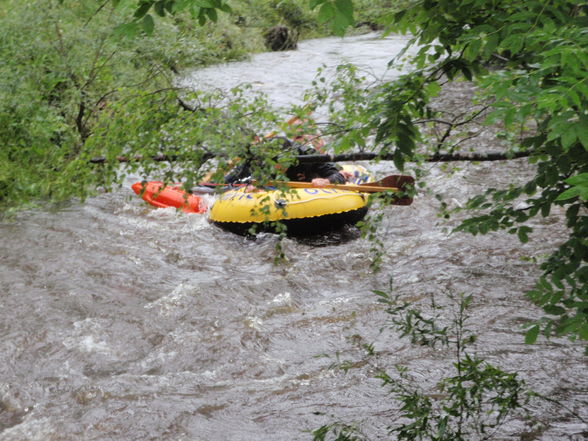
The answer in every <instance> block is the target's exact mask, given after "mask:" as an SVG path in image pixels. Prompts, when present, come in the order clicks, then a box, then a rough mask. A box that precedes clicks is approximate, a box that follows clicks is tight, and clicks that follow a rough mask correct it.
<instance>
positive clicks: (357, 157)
mask: <svg viewBox="0 0 588 441" xmlns="http://www.w3.org/2000/svg"><path fill="white" fill-rule="evenodd" d="M214 156H215V155H214V154H212V153H210V152H207V153H205V154H204V155H203V156H202V158H201V159H202V160H203V161H204V160H208V159H212V158H214ZM529 156H531V152H514V153H506V152H488V153H469V154H450V153H437V154H434V155H431V156H429V157H427V158H425V161H426V162H457V161H469V162H478V161H507V160H510V159H517V158H526V157H529ZM145 159H149V160H151V161H155V162H166V161H167V162H173V161H184V160H187V159H188V158H186V157H185V156H182V155H166V154H158V155H153V156H150V157H148V158H145V157H143V156H141V155H136V156H132V157H128V156H117V157H116V159H115V160H116V161H117V162H139V161H143V160H145ZM296 159H297V160H298V162H299V163H301V164H308V163H313V162H343V161H371V160H380V161H392V160H394V154H393V153H389V154H384V155H378V154H377V153H371V152H356V153H344V154H339V155H329V154H317V155H299V156H297V157H296ZM106 162H108V160H107V159H106V158H104V157H97V158H92V159H90V163H92V164H104V163H106Z"/></svg>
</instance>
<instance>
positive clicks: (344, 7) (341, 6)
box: [335, 0, 353, 24]
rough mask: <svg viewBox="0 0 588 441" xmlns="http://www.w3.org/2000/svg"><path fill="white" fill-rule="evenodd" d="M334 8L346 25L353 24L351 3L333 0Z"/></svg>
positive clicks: (346, 0)
mask: <svg viewBox="0 0 588 441" xmlns="http://www.w3.org/2000/svg"><path fill="white" fill-rule="evenodd" d="M335 6H336V7H337V9H338V10H339V12H340V13H341V14H342V15H343V16H344V17H345V19H346V20H347V22H348V23H350V24H351V23H353V3H352V2H351V0H335Z"/></svg>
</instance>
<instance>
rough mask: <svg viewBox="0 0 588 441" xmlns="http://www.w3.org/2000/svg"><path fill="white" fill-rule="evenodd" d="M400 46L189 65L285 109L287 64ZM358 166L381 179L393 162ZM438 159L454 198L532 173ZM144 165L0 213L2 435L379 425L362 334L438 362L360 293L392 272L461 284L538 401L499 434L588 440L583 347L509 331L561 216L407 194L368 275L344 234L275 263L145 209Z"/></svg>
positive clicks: (69, 436) (405, 360) (489, 347)
mask: <svg viewBox="0 0 588 441" xmlns="http://www.w3.org/2000/svg"><path fill="white" fill-rule="evenodd" d="M402 43H403V41H402V39H397V38H389V39H387V40H380V39H377V38H376V37H375V36H374V35H367V36H361V37H351V38H347V39H344V40H341V39H321V40H315V41H308V42H303V43H302V44H301V45H300V49H299V51H295V52H288V53H278V54H262V55H259V56H258V57H256V58H255V59H254V60H253V62H251V63H239V64H238V65H228V66H221V67H217V68H213V69H210V70H206V71H204V72H199V73H196V74H195V76H194V82H195V83H200V82H205V79H206V78H207V75H208V78H209V79H210V78H214V79H215V81H216V82H218V83H217V85H218V84H221V86H222V85H223V84H229V83H230V81H233V84H234V83H235V82H239V81H256V83H255V84H256V85H257V86H258V87H260V88H261V89H263V90H265V91H266V92H267V93H268V94H269V95H270V97H272V99H273V100H275V102H276V103H277V104H279V105H282V104H285V103H288V102H292V100H295V99H297V98H296V97H297V95H296V94H297V93H299V90H300V87H307V85H306V84H305V82H307V81H310V80H308V78H305V77H304V75H306V74H307V73H306V71H305V73H304V75H299V74H298V72H300V70H299V68H298V67H297V66H298V65H299V63H300V60H306V63H307V64H306V65H307V66H308V69H307V70H308V71H310V70H311V69H313V68H314V67H315V66H318V65H320V64H322V63H326V64H327V65H329V66H334V65H335V64H336V63H337V62H339V61H341V60H343V61H352V62H357V63H359V64H360V65H362V66H363V67H366V68H368V69H373V70H374V71H378V72H380V73H381V72H382V70H383V69H385V66H386V63H387V61H388V60H389V59H390V57H391V56H392V55H394V53H395V52H396V51H397V50H398V48H399V47H400V46H401V44H402ZM288 63H291V64H288ZM276 66H279V69H277V68H276ZM276 69H277V70H276ZM288 75H292V78H297V79H298V80H299V81H300V82H299V83H297V82H296V81H294V80H292V81H291V78H290V77H288ZM313 75H314V73H313V74H312V75H310V78H312V77H313ZM303 77H304V78H303ZM298 80H297V81H298ZM225 81H226V83H225ZM365 165H366V166H368V167H370V168H371V169H372V170H373V171H374V172H375V173H377V174H378V176H384V175H386V174H391V173H394V169H393V166H392V163H388V162H383V163H380V164H378V165H377V166H373V165H372V164H365ZM452 169H453V174H451V175H450V176H448V175H447V173H446V171H444V170H443V169H442V167H440V166H438V165H436V164H431V165H430V169H429V176H427V178H426V179H427V182H428V183H429V185H430V188H431V189H433V190H434V191H435V192H438V193H440V194H442V195H443V196H445V197H446V198H447V200H448V201H451V203H455V204H459V203H463V202H464V201H465V200H466V199H467V197H469V196H471V195H474V194H476V192H477V191H479V190H480V189H483V188H485V187H486V186H489V185H499V184H500V183H501V182H504V181H509V180H511V179H517V177H520V179H524V178H525V177H527V176H529V175H530V174H531V172H532V171H531V170H530V169H529V167H528V166H527V165H526V163H525V162H524V161H512V162H509V163H506V162H504V163H502V162H501V163H488V164H475V165H474V164H455V165H453V166H452ZM141 178H143V177H142V176H131V177H129V179H128V185H127V186H126V187H124V188H122V189H121V190H120V191H117V192H115V193H111V194H105V195H102V196H100V197H96V198H93V199H91V200H89V201H87V202H86V203H84V204H78V203H72V204H70V205H69V206H67V207H64V208H61V209H59V210H52V211H32V212H25V213H21V214H20V215H19V216H18V218H17V219H16V220H15V221H11V222H3V223H0V237H1V241H0V287H1V291H0V299H1V303H0V335H1V337H2V338H1V339H0V440H2V441H21V440H39V441H47V440H67V441H69V440H71V441H78V440H113V441H127V440H142V441H145V440H165V441H172V440H173V441H252V440H255V441H275V440H309V439H311V438H312V436H311V434H310V433H309V431H311V430H313V429H316V428H318V427H319V426H321V425H323V424H326V423H329V422H332V421H337V420H338V421H343V422H348V423H350V422H353V423H358V424H360V425H361V426H362V427H363V428H364V432H366V433H367V434H368V435H370V436H371V437H372V439H390V438H389V437H387V436H384V434H385V430H386V427H388V426H391V425H393V424H394V423H395V422H396V421H397V418H398V408H399V405H398V403H396V402H395V401H394V400H393V397H391V396H390V395H388V394H387V393H386V390H385V389H383V388H381V387H380V382H379V380H377V379H375V378H374V373H375V371H374V368H373V365H371V364H369V363H364V362H363V358H362V355H361V352H360V351H359V350H358V349H357V342H358V341H360V342H366V343H373V344H374V348H375V350H376V351H377V353H378V357H377V360H378V361H377V363H378V366H379V367H382V368H385V369H387V370H388V371H389V372H391V373H392V372H393V368H394V366H395V365H396V364H403V365H406V366H408V367H409V368H410V369H411V372H412V374H413V375H414V377H415V379H416V381H417V382H418V383H419V384H420V385H424V386H425V387H431V390H432V391H433V390H434V388H433V384H434V383H435V381H438V380H439V379H440V378H442V376H443V375H446V374H447V372H449V371H448V369H449V365H450V363H451V361H452V354H451V353H446V352H444V351H441V350H426V349H423V348H419V347H415V346H413V345H411V344H410V343H409V342H407V341H406V340H404V339H401V338H400V337H399V335H398V334H397V333H395V332H394V331H393V330H391V329H389V328H387V323H389V317H388V316H387V314H386V313H385V311H384V309H383V306H382V305H381V304H379V303H378V300H377V296H375V294H374V293H373V292H372V291H373V290H374V289H382V290H386V289H387V288H388V286H389V281H390V279H391V278H393V281H394V287H395V292H396V293H397V294H399V295H401V296H403V298H406V299H426V298H429V297H431V296H435V298H436V299H437V301H438V302H439V303H441V304H444V305H447V306H448V307H450V306H451V301H450V300H448V299H447V297H446V296H445V293H447V292H451V293H462V292H463V293H466V294H471V295H473V304H472V307H471V309H470V321H469V326H470V328H471V329H472V330H473V331H474V332H476V333H477V334H478V342H477V344H476V346H475V350H476V352H477V353H478V355H479V356H482V357H485V358H486V359H488V361H490V362H492V363H494V364H497V365H499V366H500V367H502V368H503V369H505V370H507V371H516V372H518V373H519V376H520V377H521V378H522V379H524V380H525V381H526V382H527V383H528V385H529V387H531V388H533V389H534V390H536V391H538V392H540V393H542V394H544V395H546V396H548V397H549V398H550V399H551V400H552V401H544V400H536V401H533V402H532V403H531V405H530V408H531V411H532V415H533V417H534V418H535V420H536V421H538V422H539V423H540V426H539V425H537V424H534V425H530V424H528V423H527V420H526V419H525V418H524V417H523V416H519V415H513V418H511V419H510V420H509V421H508V422H507V423H506V424H505V426H504V427H503V428H502V429H501V430H500V431H499V432H498V433H497V436H496V438H497V439H512V440H520V439H522V440H533V439H537V440H574V441H576V440H581V439H586V437H587V434H588V426H587V424H586V420H587V419H588V406H587V402H588V378H587V376H586V358H585V357H584V356H583V355H582V354H583V347H582V346H581V345H579V344H575V343H571V342H568V341H567V340H564V339H559V340H553V341H549V342H548V341H544V340H542V341H540V342H539V343H538V344H535V345H532V346H528V345H525V344H524V343H523V332H522V329H521V326H522V324H523V323H524V322H525V321H526V320H527V319H532V318H534V317H536V316H537V315H538V314H539V311H538V309H537V308H535V307H534V306H532V305H531V304H529V302H528V301H527V300H526V299H525V298H524V297H523V294H522V293H523V292H524V291H525V290H527V289H529V288H531V287H532V285H533V282H534V280H535V279H536V277H537V276H538V274H539V272H538V270H537V268H536V266H535V264H534V263H532V260H533V259H538V260H541V259H542V258H543V257H544V256H545V255H546V254H547V253H549V252H550V251H551V250H552V249H553V247H554V246H556V245H557V244H558V243H559V242H560V241H561V240H562V239H563V238H564V236H565V231H564V228H563V227H562V221H563V219H562V216H561V214H558V213H554V214H553V215H552V216H551V217H549V218H547V219H539V220H536V221H535V224H534V225H533V226H534V228H535V233H534V234H533V235H532V236H531V241H530V242H529V243H527V244H524V245H522V244H520V243H519V242H518V240H517V239H516V238H515V237H513V236H510V235H508V234H506V233H493V234H489V235H486V236H482V237H472V236H469V235H465V234H450V233H449V232H448V227H449V226H448V225H446V224H444V223H443V222H441V221H440V219H439V218H438V217H437V213H436V209H437V207H438V201H437V199H436V198H435V197H434V196H433V194H432V193H428V192H423V193H422V194H420V195H419V196H418V197H417V198H416V199H415V201H414V203H413V205H411V206H409V207H399V206H391V207H386V208H380V209H378V210H383V213H384V222H383V225H382V227H381V228H380V230H379V233H378V234H379V237H380V239H381V240H382V241H383V244H384V248H385V249H386V250H387V255H386V256H385V258H384V261H383V263H382V267H381V271H380V272H377V273H374V272H372V271H371V270H370V258H371V253H370V247H371V245H370V243H369V242H367V241H366V240H364V239H362V238H360V237H359V236H358V234H357V233H356V232H354V231H353V230H350V231H347V232H346V233H345V234H333V235H330V236H326V237H323V238H319V239H316V238H315V239H313V240H296V239H286V240H285V241H284V244H283V245H284V249H285V253H286V255H287V258H288V261H287V262H285V263H282V264H280V265H275V264H274V256H275V253H274V247H275V245H276V242H277V238H276V236H274V235H271V234H264V235H260V236H259V237H258V238H257V239H255V240H250V239H245V238H243V237H240V236H237V235H234V234H231V233H228V232H225V231H223V230H221V229H219V228H217V227H215V226H213V225H211V224H209V223H208V221H207V220H206V217H205V216H201V215H187V214H181V213H176V212H175V211H171V210H168V209H155V208H153V207H150V206H147V205H146V204H145V203H143V201H142V200H140V199H139V198H137V197H136V196H135V195H134V193H133V192H132V190H131V189H130V187H129V186H130V184H131V183H132V182H134V181H135V180H139V179H141ZM448 314H449V313H448ZM337 356H339V359H340V360H351V361H352V362H353V363H352V365H351V368H350V369H349V370H348V371H347V373H345V372H343V371H341V370H336V369H331V368H330V366H331V365H332V363H333V362H334V361H336V360H337Z"/></svg>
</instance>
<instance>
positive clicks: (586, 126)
mask: <svg viewBox="0 0 588 441" xmlns="http://www.w3.org/2000/svg"><path fill="white" fill-rule="evenodd" d="M575 132H576V136H577V137H578V139H579V140H580V143H581V144H582V145H583V146H584V150H587V151H588V116H586V115H582V116H581V117H580V122H579V123H578V124H576V127H575Z"/></svg>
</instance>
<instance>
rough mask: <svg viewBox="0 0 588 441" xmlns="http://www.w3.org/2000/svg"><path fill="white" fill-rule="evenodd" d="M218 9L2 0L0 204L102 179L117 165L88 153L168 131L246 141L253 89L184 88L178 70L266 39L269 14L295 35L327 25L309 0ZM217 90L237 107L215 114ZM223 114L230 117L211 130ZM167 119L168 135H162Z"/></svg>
mask: <svg viewBox="0 0 588 441" xmlns="http://www.w3.org/2000/svg"><path fill="white" fill-rule="evenodd" d="M198 4H200V5H207V4H208V5H210V6H211V8H204V7H198V6H197V5H198ZM212 6H214V7H212ZM217 9H218V12H217ZM222 10H228V8H227V6H226V5H225V3H223V2H220V1H216V2H215V1H213V2H208V1H200V2H189V1H178V2H173V1H168V2H163V1H158V2H150V1H141V2H135V1H97V0H82V1H70V0H50V1H31V2H19V1H14V0H7V1H4V2H2V4H0V29H2V31H1V33H0V58H1V59H2V60H3V62H2V63H1V64H0V139H1V142H2V148H1V149H0V206H1V207H2V209H3V211H6V210H9V209H11V208H14V207H17V206H22V205H26V204H31V203H38V202H40V201H60V200H67V199H69V198H71V197H73V196H75V197H81V198H84V197H86V196H87V195H88V194H91V192H93V191H94V190H95V189H96V187H97V186H102V187H103V188H109V186H110V185H111V184H114V183H115V182H116V181H117V179H118V178H120V176H118V177H117V176H116V173H115V167H109V166H108V165H106V166H104V167H95V166H90V167H88V163H87V159H88V158H91V157H93V156H94V155H97V156H102V155H106V156H108V155H110V156H116V155H117V154H122V153H128V154H134V153H143V154H146V155H149V154H150V153H151V152H159V151H161V149H162V148H166V147H167V146H168V145H171V144H172V143H173V147H174V149H175V150H186V149H188V148H192V147H193V146H194V145H197V144H199V143H200V141H201V140H205V141H206V143H207V145H208V146H212V147H213V148H214V145H215V140H217V139H219V138H218V137H219V136H221V132H223V133H224V134H225V135H226V133H227V132H234V136H235V137H236V138H238V139H236V140H235V143H239V144H240V145H242V144H243V136H244V135H243V133H245V132H246V131H244V130H245V128H241V130H240V124H239V123H238V117H239V116H241V114H242V113H243V112H250V111H251V109H253V108H255V109H259V108H260V106H258V105H257V106H254V107H252V105H253V104H255V103H256V101H254V100H252V101H248V100H247V101H246V100H244V99H242V98H235V99H229V100H228V101H227V99H226V97H217V96H207V97H204V96H202V95H200V96H199V97H189V96H188V95H187V92H186V91H183V90H181V88H179V87H178V85H177V84H176V79H177V77H178V76H181V74H182V72H185V71H186V69H188V68H191V67H197V66H203V65H207V64H211V63H216V62H222V61H228V60H236V59H242V58H244V57H246V56H247V55H248V54H249V53H251V52H256V51H261V50H264V49H265V46H264V39H263V35H264V33H265V32H266V31H267V29H269V28H271V27H272V26H275V25H286V26H289V27H290V28H292V29H293V30H295V32H296V35H297V36H299V37H300V38H304V37H309V36H317V35H325V34H326V33H328V32H330V30H329V28H328V27H326V26H325V25H324V23H321V22H319V21H318V20H317V14H316V13H314V12H313V11H311V10H310V9H309V8H308V7H307V3H306V2H305V1H304V0H289V1H277V0H268V1H256V2H251V1H243V2H235V5H234V8H233V9H232V10H231V14H226V13H224V12H222ZM170 11H172V12H173V15H171V14H169V12H170ZM163 16H165V17H163ZM155 24H156V25H157V32H153V29H154V26H155ZM235 93H236V94H237V95H238V94H240V92H235ZM191 98H192V101H193V100H196V101H199V100H200V101H201V102H205V101H206V102H207V104H206V107H207V110H210V112H211V113H212V114H206V112H207V111H203V112H194V111H192V110H190V109H191V105H190V104H189V102H190V101H191ZM221 98H222V99H224V101H223V105H225V104H226V103H228V102H230V101H232V104H231V105H232V107H231V109H232V110H235V111H234V112H226V111H225V112H223V118H220V119H218V113H219V112H220V108H219V107H216V108H213V106H212V105H211V103H210V101H211V100H213V101H215V102H217V101H218V100H221ZM196 101H193V102H196ZM237 108H240V109H241V110H239V111H237V110H236V109H237ZM248 109H249V110H248ZM205 114H206V116H205V117H203V115H205ZM141 115H143V119H141ZM146 115H149V116H153V118H148V117H146ZM228 115H232V116H231V117H230V118H227V117H228ZM252 119H254V120H255V121H247V122H245V125H246V126H247V125H248V126H256V125H257V127H255V129H256V130H257V129H260V128H261V127H259V124H258V122H259V121H261V120H262V119H263V118H262V117H261V115H259V116H257V117H255V118H252ZM270 119H271V118H270ZM212 120H214V121H215V122H214V123H212V122H211V121H212ZM219 122H220V123H223V122H226V125H227V126H228V127H226V128H224V129H223V128H222V127H219V128H218V131H217V130H211V127H212V126H216V125H217V124H218V123H219ZM193 124H194V125H193ZM261 126H269V124H268V123H265V124H261ZM181 127H183V129H186V127H189V129H187V130H188V132H186V133H184V131H183V129H182V130H180V131H179V128H181ZM199 127H200V129H202V130H203V131H204V133H200V132H199V130H200V129H199ZM163 131H166V132H167V133H168V134H171V135H170V136H171V137H173V139H171V138H168V139H167V143H166V142H164V140H163V138H162V132H163ZM125 132H127V133H128V135H127V136H126V137H124V136H123V135H124V133H125ZM138 134H140V135H138ZM181 134H183V136H180V135H181ZM123 137H124V138H125V139H122V138H123ZM231 144H232V143H230V142H229V145H231ZM198 155H199V153H198V152H196V156H198ZM196 160H197V159H196ZM195 165H196V166H195V168H194V169H195V170H198V164H195ZM162 167H163V168H165V166H164V165H163V164H162Z"/></svg>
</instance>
